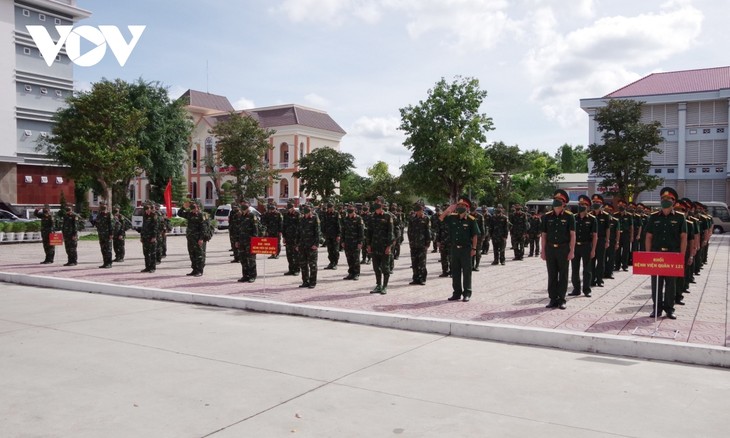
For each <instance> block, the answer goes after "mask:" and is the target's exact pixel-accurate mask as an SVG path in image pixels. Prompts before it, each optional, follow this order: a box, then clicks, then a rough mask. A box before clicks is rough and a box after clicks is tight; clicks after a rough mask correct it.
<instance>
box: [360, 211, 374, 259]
mask: <svg viewBox="0 0 730 438" xmlns="http://www.w3.org/2000/svg"><path fill="white" fill-rule="evenodd" d="M361 211H362V213H361V214H360V217H362V222H363V224H364V225H365V233H367V231H368V227H369V226H370V218H371V217H372V213H371V212H370V206H369V205H368V204H363V206H362V210H361ZM361 254H362V260H360V264H364V265H369V264H370V254H368V248H367V245H365V244H363V246H362V251H361Z"/></svg>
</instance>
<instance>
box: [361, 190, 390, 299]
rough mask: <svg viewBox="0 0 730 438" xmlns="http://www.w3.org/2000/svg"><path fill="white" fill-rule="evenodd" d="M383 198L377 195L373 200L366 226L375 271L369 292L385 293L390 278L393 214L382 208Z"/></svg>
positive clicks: (369, 250) (367, 241) (367, 240)
mask: <svg viewBox="0 0 730 438" xmlns="http://www.w3.org/2000/svg"><path fill="white" fill-rule="evenodd" d="M384 203H385V200H384V199H383V198H382V197H379V198H377V199H376V200H375V202H373V209H374V210H375V211H374V212H373V215H372V217H371V218H370V224H369V226H368V231H367V238H366V243H367V247H368V253H369V254H370V255H371V257H372V261H373V271H375V283H376V284H375V288H373V290H371V291H370V293H371V294H381V295H385V294H386V293H387V292H388V280H389V279H390V267H389V265H390V257H391V256H392V254H391V252H390V250H391V245H393V241H394V240H395V237H394V236H395V230H394V226H395V225H394V221H393V216H392V215H391V214H390V213H388V212H387V211H385V210H384Z"/></svg>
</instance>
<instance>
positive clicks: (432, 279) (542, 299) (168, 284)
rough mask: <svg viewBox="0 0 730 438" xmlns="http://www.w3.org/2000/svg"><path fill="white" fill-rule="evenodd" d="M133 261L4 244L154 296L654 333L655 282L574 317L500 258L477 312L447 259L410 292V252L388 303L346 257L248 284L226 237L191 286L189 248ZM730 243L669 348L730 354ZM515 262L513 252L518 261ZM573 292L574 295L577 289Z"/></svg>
mask: <svg viewBox="0 0 730 438" xmlns="http://www.w3.org/2000/svg"><path fill="white" fill-rule="evenodd" d="M129 236H130V239H129V240H128V241H127V258H126V261H125V262H124V263H116V264H114V267H113V268H112V269H108V270H107V269H98V268H97V266H98V265H99V264H101V254H100V251H99V245H98V243H97V242H92V241H84V242H80V243H79V265H78V266H75V267H63V266H61V265H62V264H63V263H65V262H66V255H65V252H64V250H63V248H62V247H61V248H59V249H58V250H57V253H56V263H55V264H53V265H39V264H38V262H40V261H41V260H43V249H42V246H41V244H40V243H23V244H0V264H1V267H0V271H4V272H15V273H23V274H35V275H44V276H56V277H64V278H74V279H81V280H88V281H95V282H102V283H115V284H126V285H135V286H148V287H154V288H162V289H170V290H177V291H187V292H195V293H203V294H213V295H228V296H234V297H252V298H262V299H267V300H273V301H280V302H287V303H294V304H308V305H316V306H323V307H333V308H339V309H349V310H356V311H357V310H362V311H374V312H387V313H392V314H401V315H409V316H415V317H430V318H443V319H453V320H464V321H486V322H490V323H496V324H508V325H516V326H526V327H540V328H549V329H562V330H569V331H577V332H586V333H603V334H614V335H616V334H618V335H629V336H630V335H631V333H632V331H633V330H634V329H635V328H637V327H639V328H640V330H639V332H638V333H639V334H641V335H648V334H649V333H650V332H651V331H652V330H653V328H654V319H652V318H649V317H648V315H649V313H650V312H651V309H652V303H651V290H650V285H649V277H646V276H638V275H632V274H631V272H616V273H615V277H616V279H615V280H606V283H605V285H606V287H603V288H593V296H592V297H591V298H586V297H583V296H580V297H575V298H572V297H571V298H569V301H568V308H567V310H558V309H546V308H545V304H546V303H547V292H546V284H547V279H546V270H545V265H544V262H542V261H541V260H540V259H539V258H526V259H525V260H524V261H521V262H518V261H511V260H509V258H508V261H507V264H506V266H491V265H490V262H491V260H492V258H491V253H490V254H489V255H488V256H486V258H483V259H482V267H481V270H480V271H479V272H474V277H473V279H474V295H473V297H472V301H471V302H469V303H463V302H449V301H446V298H448V297H449V296H450V295H451V279H450V278H438V277H437V275H438V274H439V273H440V271H441V269H440V265H439V264H438V263H437V260H438V254H431V253H429V255H428V256H429V260H428V270H429V278H428V284H427V285H426V286H409V285H408V282H409V281H410V279H411V270H410V268H409V265H410V258H409V256H408V246H407V244H406V245H403V255H402V256H401V258H400V260H398V261H396V265H395V272H394V274H393V276H391V281H390V285H389V287H388V294H387V295H384V296H381V295H372V294H370V293H369V291H370V290H371V289H372V287H373V285H374V274H373V272H372V266H369V265H363V267H362V275H361V276H360V280H359V281H343V280H342V277H344V276H345V275H347V268H346V261H345V257H344V253H342V254H341V258H340V266H339V268H338V270H336V271H331V270H320V271H319V280H318V284H317V287H316V288H315V289H306V288H304V289H300V288H299V287H298V285H299V284H300V282H301V281H300V279H299V278H295V277H291V276H284V275H282V274H283V273H284V272H285V271H286V259H285V257H284V256H283V254H282V256H281V257H280V258H279V259H278V260H269V259H267V258H266V257H265V256H258V273H259V277H258V280H257V281H256V282H255V283H252V284H249V283H238V282H236V280H237V279H238V278H240V276H241V268H240V265H238V264H231V263H229V260H231V257H230V253H229V251H228V235H227V233H222V234H221V233H219V234H217V235H216V236H215V237H214V238H213V240H212V241H211V242H210V243H209V248H208V258H207V266H206V270H205V275H204V276H203V277H200V278H192V277H187V276H185V274H186V273H188V272H189V271H190V264H189V259H188V256H187V253H186V249H185V238H184V237H182V236H174V237H169V238H168V247H169V249H168V254H169V255H168V257H167V258H166V259H164V260H163V263H162V264H161V265H160V266H158V269H157V272H156V273H155V274H153V275H150V274H142V273H140V272H139V271H140V270H141V269H142V268H143V267H144V262H143V258H142V250H141V245H140V243H139V240H138V238H137V237H138V234H137V233H134V232H132V233H130V235H129ZM729 254H730V235H716V236H713V237H712V240H711V243H710V257H709V262H708V264H707V265H706V267H705V269H703V270H702V273H701V275H700V276H699V277H697V283H696V284H693V285H692V287H691V288H690V292H691V293H690V294H688V295H686V298H685V302H686V303H687V304H686V305H685V306H677V312H676V314H677V320H675V321H672V320H668V319H661V318H660V320H659V334H660V336H661V338H662V339H665V340H666V339H667V337H671V334H672V333H673V332H674V331H675V330H678V331H679V334H678V336H677V337H676V341H677V342H689V343H696V344H705V345H714V346H724V347H729V346H730V321H728V312H729V310H730V307H729V306H730V300H729V299H728V298H729V297H728V263H729V260H730V258H729V257H728V256H729ZM508 255H509V251H508ZM326 264H327V253H326V250H325V249H324V248H321V249H320V254H319V265H320V267H324V266H326ZM568 290H569V291H570V287H569V289H568Z"/></svg>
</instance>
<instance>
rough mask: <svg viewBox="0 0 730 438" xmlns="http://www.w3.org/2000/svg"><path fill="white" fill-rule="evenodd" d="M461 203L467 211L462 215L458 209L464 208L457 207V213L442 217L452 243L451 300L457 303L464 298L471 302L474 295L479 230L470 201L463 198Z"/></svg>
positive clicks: (460, 200)
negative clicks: (472, 258) (474, 256)
mask: <svg viewBox="0 0 730 438" xmlns="http://www.w3.org/2000/svg"><path fill="white" fill-rule="evenodd" d="M459 202H460V203H465V204H466V208H467V210H465V211H464V212H463V213H462V212H459V210H458V209H459V208H463V207H457V213H453V214H449V215H448V216H444V214H443V213H442V215H441V220H442V222H443V224H444V225H445V226H446V227H447V228H448V232H449V239H450V241H451V248H450V254H451V287H452V289H453V292H452V295H451V297H450V298H449V300H450V301H456V300H459V299H462V297H463V300H464V301H469V300H470V299H471V294H472V289H471V273H472V265H471V257H472V254H471V253H472V251H475V252H476V250H477V246H476V240H477V236H478V235H479V228H478V226H477V221H476V219H475V218H474V216H471V215H469V214H468V208H469V201H468V199H466V198H464V197H461V198H459ZM460 205H461V204H460ZM462 214H463V217H462Z"/></svg>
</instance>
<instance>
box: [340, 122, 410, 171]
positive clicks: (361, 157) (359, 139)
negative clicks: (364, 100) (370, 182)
mask: <svg viewBox="0 0 730 438" xmlns="http://www.w3.org/2000/svg"><path fill="white" fill-rule="evenodd" d="M399 125H400V119H399V118H397V117H360V118H358V119H357V120H356V121H355V122H354V123H353V124H352V126H350V127H349V129H347V132H348V134H347V135H346V136H345V138H344V139H343V141H342V150H343V151H344V152H348V153H351V154H352V155H353V156H355V165H356V166H357V170H358V172H359V173H361V174H364V171H365V169H367V168H368V167H370V166H372V165H373V164H375V163H376V162H378V161H384V162H386V163H388V168H389V171H390V173H391V174H393V175H399V174H400V166H402V165H404V164H406V163H407V162H408V160H409V159H410V156H411V153H410V151H409V150H408V149H406V148H405V146H403V141H404V140H405V135H404V134H403V132H402V131H399V130H398V126H399Z"/></svg>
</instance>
